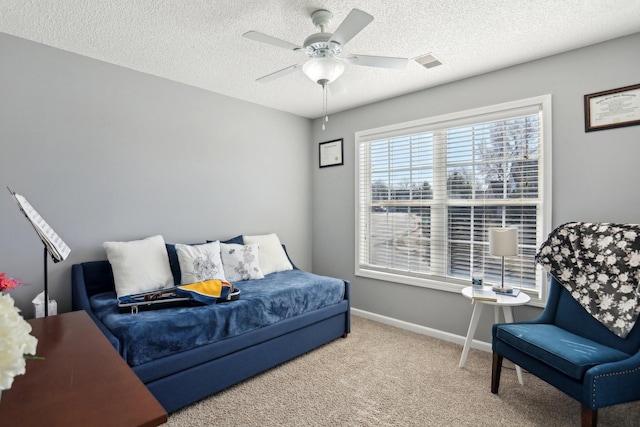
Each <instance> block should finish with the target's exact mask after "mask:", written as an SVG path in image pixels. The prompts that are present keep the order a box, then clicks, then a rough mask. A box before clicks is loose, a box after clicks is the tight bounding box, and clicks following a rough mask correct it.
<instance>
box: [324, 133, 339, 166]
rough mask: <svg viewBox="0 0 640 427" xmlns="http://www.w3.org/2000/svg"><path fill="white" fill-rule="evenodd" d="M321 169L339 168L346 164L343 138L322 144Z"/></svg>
mask: <svg viewBox="0 0 640 427" xmlns="http://www.w3.org/2000/svg"><path fill="white" fill-rule="evenodd" d="M319 147H320V153H319V159H320V167H321V168H326V167H327V166H339V165H343V164H344V160H343V158H342V154H343V148H342V138H340V139H335V140H333V141H327V142H321V143H320V146H319Z"/></svg>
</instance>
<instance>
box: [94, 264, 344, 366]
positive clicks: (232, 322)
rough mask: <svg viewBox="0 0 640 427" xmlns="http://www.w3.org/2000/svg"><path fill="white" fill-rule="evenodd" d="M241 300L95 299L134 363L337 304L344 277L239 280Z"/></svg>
mask: <svg viewBox="0 0 640 427" xmlns="http://www.w3.org/2000/svg"><path fill="white" fill-rule="evenodd" d="M234 286H236V287H237V288H238V289H240V290H241V294H240V299H239V300H237V301H231V302H227V303H223V304H214V305H203V306H194V307H177V308H176V307H174V308H167V309H161V310H152V311H144V312H140V313H138V314H136V315H132V314H129V313H120V312H119V310H118V300H117V298H116V294H115V292H105V293H101V294H97V295H94V296H92V297H91V299H90V301H91V306H92V308H93V310H94V312H95V313H96V315H97V316H98V317H99V318H100V320H102V322H103V323H104V324H105V325H106V326H107V327H108V328H109V329H110V330H111V331H112V332H113V334H114V335H116V336H117V337H118V339H119V340H120V344H121V349H122V356H123V358H124V359H125V360H126V361H127V363H128V364H129V365H130V366H136V365H140V364H142V363H145V362H149V361H151V360H155V359H158V358H161V357H164V356H168V355H170V354H174V353H178V352H181V351H185V350H189V349H191V348H194V347H198V346H201V345H205V344H209V343H212V342H214V341H218V340H223V339H226V338H230V337H233V336H237V335H240V334H243V333H246V332H249V331H252V330H254V329H257V328H260V327H263V326H267V325H271V324H274V323H276V322H278V321H280V320H284V319H288V318H291V317H294V316H297V315H299V314H302V313H305V312H309V311H312V310H316V309H319V308H322V307H327V306H329V305H332V304H337V303H339V302H340V301H342V299H343V298H344V290H345V285H344V282H343V281H342V280H339V279H335V278H331V277H325V276H318V275H315V274H312V273H308V272H304V271H301V270H295V269H294V270H289V271H282V272H278V273H272V274H269V275H267V276H265V278H264V279H260V280H247V281H242V282H236V283H234Z"/></svg>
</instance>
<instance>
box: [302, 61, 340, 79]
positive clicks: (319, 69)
mask: <svg viewBox="0 0 640 427" xmlns="http://www.w3.org/2000/svg"><path fill="white" fill-rule="evenodd" d="M302 72H304V73H305V74H306V76H307V77H309V78H310V79H311V80H312V81H313V82H314V83H318V84H319V85H325V84H329V83H331V82H333V81H335V80H336V79H337V78H338V77H340V76H341V75H342V73H344V64H343V63H342V61H339V60H337V59H334V58H314V59H310V60H308V61H307V62H305V64H304V65H303V66H302Z"/></svg>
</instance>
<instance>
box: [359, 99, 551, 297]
mask: <svg viewBox="0 0 640 427" xmlns="http://www.w3.org/2000/svg"><path fill="white" fill-rule="evenodd" d="M550 127H551V99H550V96H549V95H547V96H544V97H537V98H531V99H527V100H522V101H517V102H511V103H507V104H501V105H498V106H493V107H487V108H482V109H476V110H472V111H466V112H462V113H457V114H452V115H447V116H440V117H435V118H430V119H425V120H419V121H416V122H411V123H405V124H401V125H395V126H389V127H385V128H380V129H372V130H369V131H363V132H358V133H356V149H357V156H356V158H357V163H358V164H357V171H358V172H357V203H356V209H357V212H356V221H357V227H356V229H357V233H356V234H357V237H356V251H357V254H356V275H360V276H367V277H373V278H379V279H384V280H390V281H397V282H402V283H409V284H416V285H420V286H428V287H436V288H441V289H452V290H458V289H459V286H460V285H464V286H467V285H468V284H469V283H470V279H471V278H472V277H477V278H482V279H483V280H484V282H485V284H497V283H500V281H501V258H498V257H493V256H491V255H489V231H488V230H489V229H490V228H494V227H515V228H517V229H518V248H519V250H518V252H519V254H518V256H515V257H507V258H505V284H508V285H511V286H513V287H517V288H520V289H523V290H525V291H529V292H531V294H532V296H533V297H534V298H536V297H537V298H539V299H543V291H544V289H545V283H543V281H544V280H545V278H544V275H543V273H542V272H541V271H539V270H538V269H536V268H535V264H534V255H535V253H536V251H537V248H538V247H539V246H540V244H541V243H542V241H543V239H544V238H546V236H547V234H548V231H549V224H550V212H551V205H550V202H551V188H550V182H551V180H550V179H548V178H547V176H550V168H551V162H550V153H551V149H550V148H551V136H550V135H551V132H550ZM454 285H457V286H454Z"/></svg>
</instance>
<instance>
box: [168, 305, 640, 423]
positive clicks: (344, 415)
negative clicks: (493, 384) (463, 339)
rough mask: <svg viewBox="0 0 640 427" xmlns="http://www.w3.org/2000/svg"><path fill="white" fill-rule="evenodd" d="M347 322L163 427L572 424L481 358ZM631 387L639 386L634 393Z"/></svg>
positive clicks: (563, 410) (559, 406)
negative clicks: (324, 340)
mask: <svg viewBox="0 0 640 427" xmlns="http://www.w3.org/2000/svg"><path fill="white" fill-rule="evenodd" d="M461 351H462V347H461V346H459V345H456V344H452V343H449V342H445V341H441V340H438V339H435V338H431V337H427V336H424V335H420V334H416V333H413V332H408V331H405V330H402V329H397V328H393V327H390V326H387V325H384V324H381V323H377V322H373V321H370V320H366V319H363V318H360V317H356V316H352V333H351V334H350V335H349V337H348V338H346V339H338V340H336V341H334V342H332V343H329V344H327V345H325V346H323V347H321V348H319V349H317V350H314V351H312V352H310V353H308V354H306V355H304V356H301V357H299V358H297V359H295V360H292V361H290V362H287V363H285V364H283V365H281V366H279V367H277V368H274V369H272V370H270V371H268V372H265V373H263V374H261V375H259V376H256V377H254V378H252V379H249V380H247V381H245V382H243V383H240V384H238V385H236V386H234V387H232V388H230V389H227V390H225V391H223V392H221V393H218V394H217V395H215V396H212V397H209V398H207V399H204V400H202V401H200V402H198V403H196V404H194V405H191V406H189V407H187V408H184V409H182V410H180V411H178V412H176V413H174V414H172V415H171V416H170V417H169V423H168V426H173V427H187V426H189V427H192V426H256V427H258V426H260V427H263V426H545V427H546V426H579V425H580V405H579V404H578V403H577V402H576V401H574V400H572V399H570V398H569V397H567V396H565V395H564V394H562V393H560V392H559V391H557V390H556V389H555V388H553V387H551V386H550V385H548V384H546V383H545V382H543V381H541V380H539V379H537V378H535V377H533V376H532V375H530V374H528V373H524V382H525V385H524V386H521V385H520V384H518V380H517V378H516V373H515V370H513V366H512V365H510V364H509V362H508V361H505V368H508V367H510V368H511V369H503V372H502V381H501V385H500V394H499V395H493V394H491V392H490V390H489V389H490V380H491V378H490V377H491V355H490V354H489V353H486V352H482V351H478V350H471V352H470V353H469V358H468V360H467V365H466V367H465V368H464V369H460V368H458V362H459V361H460V353H461ZM639 387H640V385H639ZM598 424H599V426H601V427H606V426H615V427H622V426H638V425H640V402H635V403H630V404H624V405H618V406H614V407H610V408H605V409H601V410H600V413H599V423H598Z"/></svg>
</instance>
